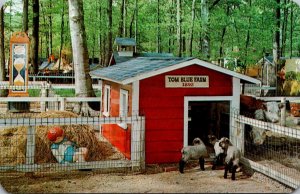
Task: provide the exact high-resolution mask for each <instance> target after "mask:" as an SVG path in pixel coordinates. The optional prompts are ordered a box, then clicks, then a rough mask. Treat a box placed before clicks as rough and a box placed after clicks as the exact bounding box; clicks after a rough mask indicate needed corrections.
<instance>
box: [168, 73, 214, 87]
mask: <svg viewBox="0 0 300 194" xmlns="http://www.w3.org/2000/svg"><path fill="white" fill-rule="evenodd" d="M165 87H166V88H208V87H209V77H208V76H206V75H167V76H166V77H165Z"/></svg>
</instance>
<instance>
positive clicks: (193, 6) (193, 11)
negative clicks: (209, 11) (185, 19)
mask: <svg viewBox="0 0 300 194" xmlns="http://www.w3.org/2000/svg"><path fill="white" fill-rule="evenodd" d="M195 2H196V0H193V1H192V26H191V35H190V49H189V51H190V56H192V55H193V39H194V26H195V24H194V23H195Z"/></svg>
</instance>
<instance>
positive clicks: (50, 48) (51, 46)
mask: <svg viewBox="0 0 300 194" xmlns="http://www.w3.org/2000/svg"><path fill="white" fill-rule="evenodd" d="M51 9H52V0H49V10H51ZM48 19H49V40H48V42H49V46H48V47H49V53H50V54H51V55H52V54H53V50H52V49H53V34H52V31H53V29H52V15H51V12H50V13H49V17H48Z"/></svg>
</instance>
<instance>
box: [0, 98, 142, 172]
mask: <svg viewBox="0 0 300 194" xmlns="http://www.w3.org/2000/svg"><path fill="white" fill-rule="evenodd" d="M58 99H59V98H55V97H54V98H29V97H28V98H22V99H20V98H17V97H15V98H14V99H13V98H7V99H5V98H3V99H1V100H3V101H5V100H6V101H7V100H8V101H18V102H20V101H23V103H25V102H29V103H30V104H31V103H32V102H39V101H42V102H43V101H44V102H49V101H55V100H56V101H57V100H58ZM64 100H65V101H66V102H67V103H77V102H78V101H81V102H82V101H86V102H88V101H91V100H92V101H95V100H98V102H99V98H95V99H89V98H79V99H78V98H64ZM72 100H74V101H73V102H72ZM62 104H63V103H62ZM61 107H62V106H61ZM124 122H125V123H126V124H127V125H130V126H131V127H130V130H129V131H126V130H124V131H125V133H127V134H129V135H128V138H129V139H128V138H127V139H125V140H124V142H118V143H119V144H128V142H129V145H127V147H128V146H129V153H130V155H129V156H125V154H124V153H123V152H122V150H119V149H118V148H117V147H116V146H115V145H114V144H113V143H112V142H110V141H109V139H110V138H111V137H109V136H108V135H113V134H108V135H107V134H106V136H104V134H103V133H102V126H104V125H106V124H119V123H124ZM54 126H60V127H61V128H62V129H63V130H64V131H65V136H66V137H67V139H69V140H70V141H71V142H74V143H76V148H79V147H85V148H87V150H88V155H87V161H86V162H70V163H58V161H57V158H55V157H54V155H53V153H52V152H51V142H50V141H49V140H48V139H47V131H48V130H49V129H50V128H53V127H54ZM144 130H145V119H144V117H140V116H131V117H127V118H121V117H114V118H110V117H109V118H107V117H99V116H88V117H87V116H85V117H84V116H78V115H77V114H75V113H72V112H67V111H46V112H38V111H37V112H32V111H31V112H24V113H2V114H0V171H1V172H2V173H4V172H35V173H37V172H39V173H48V172H60V171H72V170H85V169H98V170H103V171H106V172H107V171H114V172H115V171H118V172H119V171H141V170H143V169H144V168H145V159H144V158H145V156H144V133H145V131H144ZM114 138H116V137H114Z"/></svg>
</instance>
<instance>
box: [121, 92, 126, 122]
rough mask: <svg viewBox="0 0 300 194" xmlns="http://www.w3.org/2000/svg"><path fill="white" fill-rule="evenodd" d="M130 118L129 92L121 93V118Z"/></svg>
mask: <svg viewBox="0 0 300 194" xmlns="http://www.w3.org/2000/svg"><path fill="white" fill-rule="evenodd" d="M127 116H128V91H127V90H122V89H121V91H120V117H127Z"/></svg>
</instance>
